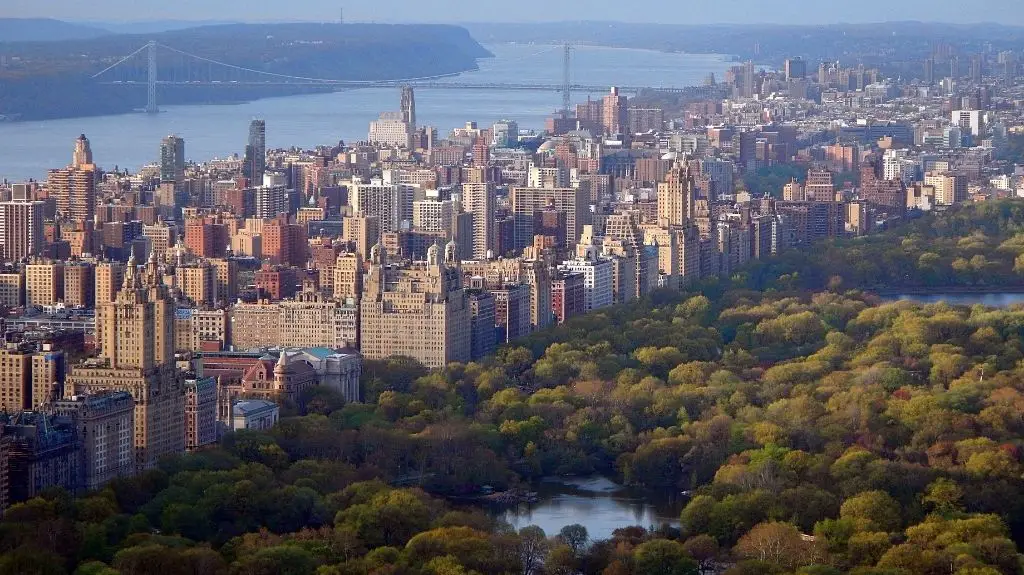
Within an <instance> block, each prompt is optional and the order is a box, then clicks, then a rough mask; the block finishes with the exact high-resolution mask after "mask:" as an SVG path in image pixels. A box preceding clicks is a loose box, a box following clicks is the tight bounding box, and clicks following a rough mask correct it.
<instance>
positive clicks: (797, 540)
mask: <svg viewBox="0 0 1024 575" xmlns="http://www.w3.org/2000/svg"><path fill="white" fill-rule="evenodd" d="M734 551H735V552H736V553H737V554H739V555H740V556H741V557H746V558H748V559H756V560H758V561H764V562H767V563H772V564H775V565H779V566H781V567H786V568H793V567H797V566H799V565H801V564H809V563H813V562H814V561H813V559H812V557H811V556H810V553H809V551H810V546H809V545H808V544H807V543H806V542H804V541H803V539H802V537H801V536H800V532H799V531H797V529H796V527H794V526H793V525H791V524H789V523H780V522H767V523H760V524H758V525H755V526H754V528H753V529H751V530H750V531H749V532H748V533H747V534H746V535H744V536H743V537H741V538H740V540H739V541H738V542H737V543H736V547H735V548H734Z"/></svg>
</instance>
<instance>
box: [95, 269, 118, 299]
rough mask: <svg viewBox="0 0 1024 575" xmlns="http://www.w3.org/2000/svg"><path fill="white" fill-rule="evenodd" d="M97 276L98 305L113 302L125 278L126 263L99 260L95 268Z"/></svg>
mask: <svg viewBox="0 0 1024 575" xmlns="http://www.w3.org/2000/svg"><path fill="white" fill-rule="evenodd" d="M94 275H95V276H96V305H97V306H99V305H100V304H103V303H107V302H112V301H114V299H116V298H117V291H118V290H119V289H121V282H122V281H123V280H124V264H123V263H121V262H99V263H98V264H96V269H95V270H94Z"/></svg>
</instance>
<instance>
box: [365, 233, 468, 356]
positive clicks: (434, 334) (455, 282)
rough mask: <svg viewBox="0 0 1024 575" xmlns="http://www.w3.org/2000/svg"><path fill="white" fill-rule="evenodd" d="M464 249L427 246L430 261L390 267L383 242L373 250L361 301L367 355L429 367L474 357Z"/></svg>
mask: <svg viewBox="0 0 1024 575" xmlns="http://www.w3.org/2000/svg"><path fill="white" fill-rule="evenodd" d="M459 262H460V259H459V256H458V247H457V246H456V244H455V243H454V242H449V243H448V245H447V246H445V249H444V257H443V259H442V256H441V250H440V248H439V247H438V246H437V245H436V244H435V245H433V246H431V248H430V249H428V250H427V261H426V262H417V263H414V264H411V265H410V266H408V267H404V268H398V267H394V266H389V265H388V261H387V254H386V252H385V250H384V247H383V246H382V245H380V244H378V245H376V246H374V247H373V249H372V250H371V253H370V271H369V273H367V274H366V281H365V282H364V284H363V297H362V300H361V302H360V306H359V307H360V320H361V321H360V349H361V350H362V352H363V355H364V356H365V357H366V358H367V359H384V358H387V357H391V356H399V355H401V356H407V357H411V358H413V359H415V360H417V361H419V362H420V363H422V364H423V365H425V366H427V367H429V368H440V367H444V366H445V365H447V364H448V363H450V362H453V361H469V359H470V355H471V351H472V343H471V341H470V337H471V332H472V330H471V320H470V306H469V300H468V298H467V297H466V291H465V290H464V289H463V287H462V270H461V269H460V263H459Z"/></svg>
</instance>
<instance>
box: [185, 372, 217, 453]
mask: <svg viewBox="0 0 1024 575" xmlns="http://www.w3.org/2000/svg"><path fill="white" fill-rule="evenodd" d="M216 442H217V380H216V379H214V378H212V377H202V378H193V379H186V380H185V450H186V451H199V450H200V449H202V448H203V447H206V446H207V445H211V444H213V443H216Z"/></svg>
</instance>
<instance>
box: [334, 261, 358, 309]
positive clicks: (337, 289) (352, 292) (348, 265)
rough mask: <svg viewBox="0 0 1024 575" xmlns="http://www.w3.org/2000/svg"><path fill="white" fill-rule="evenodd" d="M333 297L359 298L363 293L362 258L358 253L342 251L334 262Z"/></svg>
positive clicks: (356, 299) (340, 299) (342, 299)
mask: <svg viewBox="0 0 1024 575" xmlns="http://www.w3.org/2000/svg"><path fill="white" fill-rule="evenodd" d="M333 279H334V284H333V285H334V299H336V300H338V301H352V302H356V301H358V300H359V297H360V295H362V293H363V260H362V258H361V257H360V256H359V255H358V254H354V253H342V254H339V255H338V259H337V260H336V261H335V263H334V278H333Z"/></svg>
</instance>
